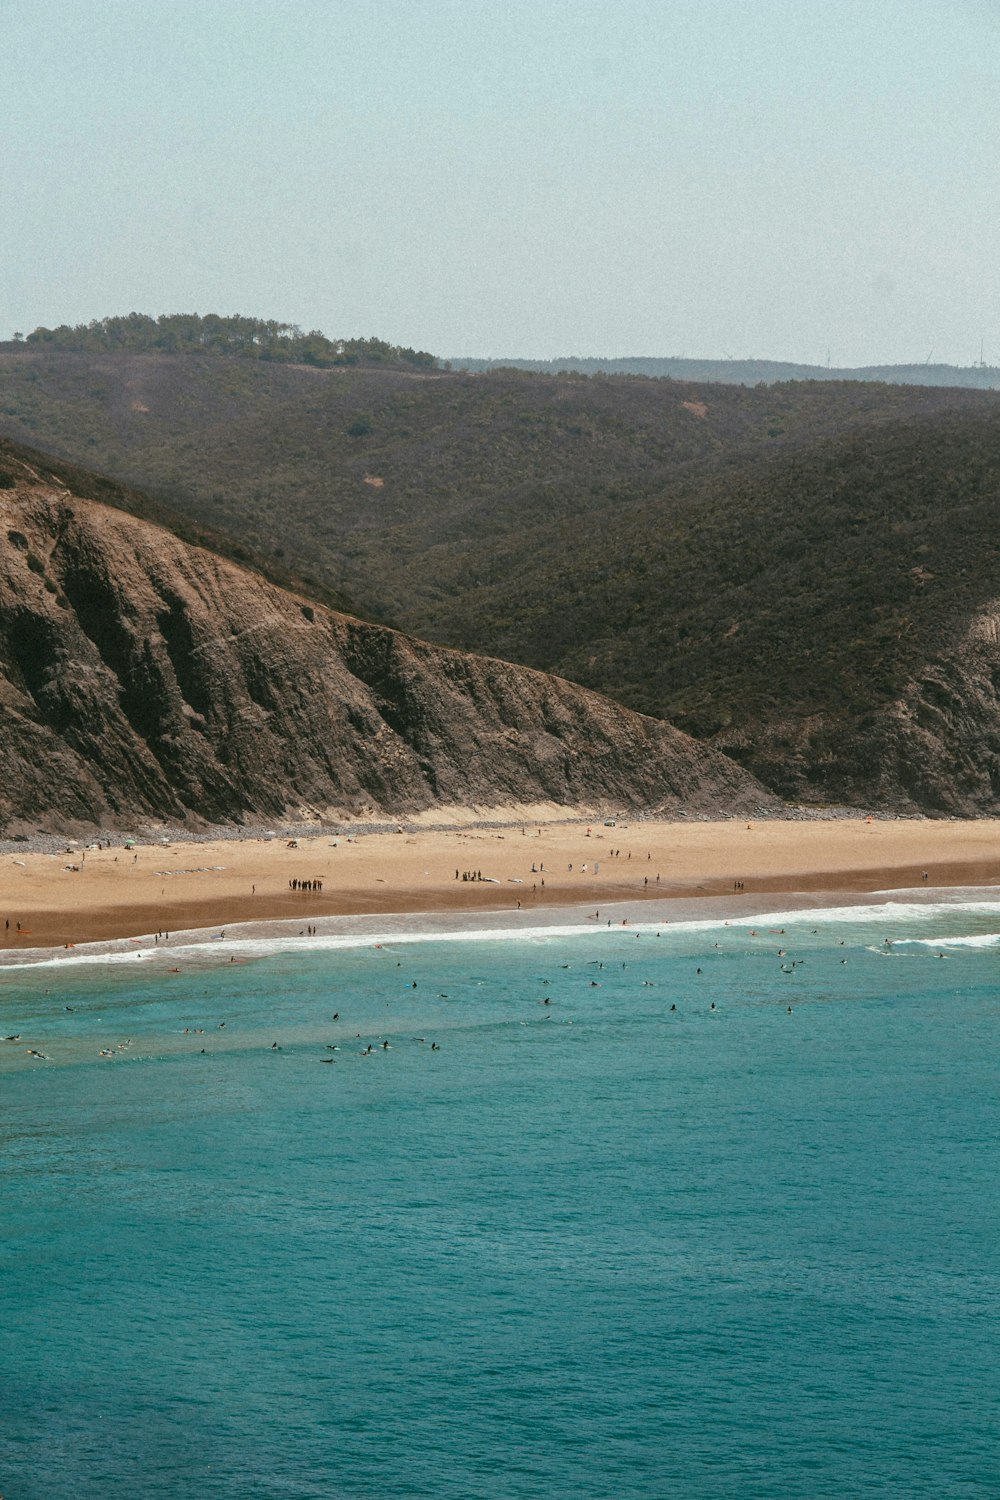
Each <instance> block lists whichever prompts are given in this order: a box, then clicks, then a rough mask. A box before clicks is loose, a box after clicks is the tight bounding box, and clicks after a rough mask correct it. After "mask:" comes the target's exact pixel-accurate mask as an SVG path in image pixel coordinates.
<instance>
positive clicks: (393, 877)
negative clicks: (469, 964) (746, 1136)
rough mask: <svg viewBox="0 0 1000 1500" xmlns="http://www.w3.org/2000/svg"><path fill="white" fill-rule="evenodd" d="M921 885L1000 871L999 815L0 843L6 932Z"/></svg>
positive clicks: (985, 879) (3, 940)
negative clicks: (17, 846)
mask: <svg viewBox="0 0 1000 1500" xmlns="http://www.w3.org/2000/svg"><path fill="white" fill-rule="evenodd" d="M73 866H76V868H75V869H74V868H73ZM456 871H457V872H458V878H457V879H456ZM463 873H468V874H474V875H477V876H478V875H482V877H483V879H482V880H480V879H475V880H463V879H462V878H461V877H462V875H463ZM925 876H926V879H924V877H925ZM292 880H298V881H313V882H315V881H322V884H323V889H322V891H319V890H313V891H303V890H292V889H290V887H289V882H290V881H292ZM921 885H927V886H928V887H933V886H962V885H970V886H983V885H1000V821H997V820H982V821H976V822H958V821H954V822H952V821H947V822H929V821H922V820H920V821H918V820H912V821H910V820H896V821H873V822H871V823H868V822H866V821H865V820H864V819H835V820H830V821H828V822H827V821H820V820H816V821H812V820H810V821H806V822H799V821H796V822H781V821H764V822H759V823H756V822H755V823H752V824H751V825H750V826H748V825H747V824H746V823H745V822H737V821H732V822H718V823H693V822H690V823H689V822H685V823H665V822H642V823H631V824H629V823H626V822H619V823H617V824H616V825H615V826H614V827H606V826H603V825H600V824H591V825H589V831H588V825H586V824H583V823H569V824H568V823H547V824H537V823H530V824H524V825H521V824H517V825H514V826H510V827H507V828H504V829H482V828H480V829H474V828H469V827H463V828H456V829H454V830H452V831H448V832H439V831H433V832H432V831H427V830H420V829H408V830H405V831H403V832H401V833H373V834H364V833H362V832H360V831H359V832H358V833H357V834H354V835H351V836H347V835H344V834H341V835H333V834H324V835H321V836H318V837H313V838H309V839H299V840H298V841H297V847H289V841H288V840H286V839H284V838H276V839H273V840H227V839H217V840H213V839H209V840H206V841H205V842H204V843H198V844H195V843H187V842H184V843H176V844H172V845H170V846H169V847H164V846H161V845H159V844H157V845H138V846H137V847H136V848H135V849H133V850H126V849H124V848H121V847H115V848H111V849H107V848H101V849H96V850H95V849H86V850H84V849H80V850H79V851H74V852H72V853H69V852H64V853H61V854H42V853H23V854H4V855H2V856H0V947H4V948H7V949H26V948H43V947H58V946H63V945H65V944H74V943H82V942H89V941H95V940H99V939H106V938H122V937H138V936H146V935H149V934H152V933H154V932H176V931H179V930H182V929H196V928H207V927H212V926H223V925H225V924H227V923H234V924H235V923H237V922H263V921H275V920H277V921H292V922H294V921H300V922H302V923H303V924H309V923H311V922H312V921H313V920H314V919H315V918H318V917H324V916H344V915H358V916H363V915H369V914H370V915H378V914H386V913H391V912H398V913H413V912H428V913H431V912H443V911H448V912H456V913H462V912H469V913H474V912H477V911H479V912H481V911H487V910H488V911H510V910H512V909H517V907H518V903H520V906H521V909H522V910H525V911H529V910H531V909H532V908H534V907H539V908H541V907H555V906H580V905H588V906H589V905H592V906H593V907H594V909H595V910H599V909H600V906H601V903H602V902H612V901H614V902H616V903H621V902H623V901H625V902H630V901H634V902H636V903H639V902H641V901H643V900H644V899H648V898H657V899H660V900H664V899H671V898H674V899H676V898H685V899H686V900H690V899H691V898H698V897H709V896H713V897H720V896H726V895H736V894H737V893H738V894H739V896H740V898H741V904H742V898H744V897H747V896H752V895H756V894H759V895H765V894H767V895H771V894H775V893H779V892H782V893H793V892H809V891H820V890H822V891H825V892H845V893H847V892H851V893H859V892H866V891H880V890H888V889H899V888H909V887H920V886H921ZM637 915H639V913H638V912H637ZM18 923H20V931H18V926H17V924H18ZM4 924H9V926H8V925H4Z"/></svg>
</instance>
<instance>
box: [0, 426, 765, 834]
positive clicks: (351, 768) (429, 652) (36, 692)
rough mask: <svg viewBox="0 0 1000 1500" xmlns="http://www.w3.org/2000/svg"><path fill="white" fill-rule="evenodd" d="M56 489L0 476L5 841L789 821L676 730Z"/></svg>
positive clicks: (1, 815)
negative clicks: (392, 819) (293, 822)
mask: <svg viewBox="0 0 1000 1500" xmlns="http://www.w3.org/2000/svg"><path fill="white" fill-rule="evenodd" d="M56 469H57V466H56V467H47V466H45V465H44V464H43V463H42V462H41V461H40V460H39V457H38V455H37V454H33V453H26V452H24V451H23V450H18V449H16V448H15V447H14V446H13V445H10V444H7V445H5V447H4V449H3V452H2V454H0V537H2V549H0V704H2V711H3V723H4V728H3V735H2V736H0V828H2V829H3V830H4V831H5V832H7V833H10V832H20V831H24V830H28V829H31V830H34V829H37V828H55V829H63V830H69V829H75V828H77V827H84V826H87V825H94V824H97V825H99V824H101V823H102V822H103V821H105V820H107V819H108V818H109V817H113V818H114V819H115V820H117V821H119V822H120V821H121V820H122V819H126V820H132V819H134V818H150V817H153V818H170V819H175V820H176V819H185V818H190V819H194V820H196V821H197V820H200V819H208V820H212V821H221V820H225V819H247V818H250V817H261V816H263V817H266V818H271V817H275V816H280V815H282V814H292V815H294V816H297V817H302V816H306V817H310V818H314V817H343V816H345V815H351V814H359V815H364V814H367V815H369V816H370V815H373V814H378V813H380V812H381V813H391V814H397V815H398V814H400V813H406V812H411V811H418V810H423V809H426V808H429V807H438V806H440V807H447V806H454V805H462V806H471V805H480V806H483V805H485V806H489V807H496V806H509V807H511V806H524V805H530V804H537V803H539V802H548V803H552V802H555V803H559V804H561V805H564V806H571V807H575V808H581V809H583V808H587V809H594V810H597V809H600V808H601V807H615V808H619V807H624V808H632V809H637V808H647V809H650V810H667V809H669V810H671V811H679V810H681V809H682V808H683V809H690V810H698V811H705V812H713V813H715V814H725V813H729V812H746V811H749V810H751V809H753V810H763V809H765V808H767V807H769V806H770V807H773V806H774V805H775V800H774V799H773V798H771V797H769V796H768V794H767V793H765V792H764V791H763V789H762V788H760V787H759V786H758V785H757V784H756V783H755V782H754V780H753V778H752V777H751V776H749V775H748V774H747V773H746V772H744V771H743V770H741V769H740V767H738V766H737V765H735V764H734V763H733V762H732V761H729V760H727V759H726V757H724V756H722V755H720V754H718V753H717V752H715V751H713V750H711V749H709V748H708V747H707V746H702V745H698V744H696V743H695V742H694V741H692V740H690V739H688V738H687V737H686V736H685V735H683V734H680V733H679V732H678V731H677V730H674V729H672V728H671V727H670V726H669V725H666V724H663V723H660V722H658V721H656V720H653V719H648V718H643V717H641V716H639V715H637V714H634V713H631V712H629V711H628V710H626V709H622V708H620V707H619V706H618V705H616V704H614V703H612V702H610V701H609V700H607V699H605V698H602V697H599V696H598V695H596V694H594V693H590V692H587V691H585V690H584V689H581V688H577V687H574V686H572V685H571V684H569V683H566V682H561V681H559V680H558V679H555V678H552V677H547V676H544V675H542V674H540V673H537V672H533V671H530V670H528V669H525V668H518V667H512V666H509V665H507V664H506V663H503V662H499V661H495V660H489V659H484V658H476V657H471V656H467V655H463V654H460V653H458V652H452V651H447V650H443V649H440V648H437V647H433V646H428V645H425V644H422V643H420V642H416V641H412V640H408V639H407V638H405V637H404V636H401V635H399V634H398V633H396V632H394V631H391V630H388V629H386V628H384V627H380V626H372V625H366V624H364V623H362V622H361V621H358V620H355V619H351V618H349V617H347V616H344V615H339V614H335V613H333V612H331V611H329V610H327V609H325V608H323V607H322V606H319V605H315V604H313V603H310V602H309V601H308V600H306V599H304V598H303V597H302V596H297V595H295V594H291V593H288V592H285V591H283V590H281V589H279V588H277V587H275V586H274V585H273V584H271V583H269V582H267V581H266V580H265V579H263V578H261V577H260V576H259V575H257V574H254V573H250V572H248V571H246V570H245V569H242V568H239V567H237V566H236V565H235V564H233V563H231V562H229V561H227V560H225V559H223V558H220V557H219V556H217V555H216V554H214V553H211V552H209V551H206V550H204V549H202V548H195V547H191V546H189V545H188V544H186V543H185V542H182V541H180V540H179V539H178V538H177V537H175V536H174V535H172V534H171V533H169V532H166V531H163V530H161V529H159V528H157V527H154V526H152V525H150V524H149V523H148V522H145V521H140V520H137V519H135V518H134V517H133V516H130V515H126V514H124V513H123V512H122V511H120V510H117V509H111V508H108V507H107V506H105V505H103V504H101V503H99V502H98V501H95V500H92V499H88V498H84V497H81V496H80V495H79V494H76V493H74V492H73V488H72V487H71V486H70V485H69V484H68V483H66V482H64V481H63V480H62V479H61V478H60V477H59V474H58V473H57V471H56ZM62 472H63V473H65V471H64V470H63V471H62ZM80 487H81V486H80V485H79V484H78V485H77V488H80ZM92 487H95V488H96V487H97V482H96V481H94V482H93V486H92Z"/></svg>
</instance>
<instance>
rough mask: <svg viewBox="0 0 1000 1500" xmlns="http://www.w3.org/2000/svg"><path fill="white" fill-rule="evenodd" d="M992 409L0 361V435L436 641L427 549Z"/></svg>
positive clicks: (841, 392) (935, 397) (423, 376)
mask: <svg viewBox="0 0 1000 1500" xmlns="http://www.w3.org/2000/svg"><path fill="white" fill-rule="evenodd" d="M995 400H996V398H995V397H993V396H992V395H990V394H988V393H985V392H969V391H949V390H935V389H920V388H909V387H890V386H875V385H860V384H856V385H849V384H839V385H837V384H831V385H810V384H798V385H797V384H794V383H789V384H786V385H782V386H773V387H770V388H761V389H754V390H746V389H743V388H740V387H735V386H703V385H701V386H699V385H681V384H678V383H675V382H670V381H653V380H638V379H631V378H627V377H616V378H609V379H606V380H605V379H602V380H586V379H583V378H582V377H579V376H566V377H564V378H559V379H554V378H552V377H549V376H540V375H531V374H524V373H518V372H511V371H507V372H503V371H501V372H495V373H493V374H490V375H482V376H477V375H468V374H463V373H455V372H447V371H420V370H414V369H411V368H408V367H407V368H402V367H400V366H398V365H397V366H382V367H359V368H343V369H318V368H315V367H309V366H304V365H294V364H292V365H289V364H284V363H279V362H273V361H263V360H256V359H243V358H233V357H222V356H219V355H217V354H216V355H209V354H198V353H194V352H191V353H186V354H182V355H171V354H156V353H138V354H130V353H123V352H116V353H107V354H95V353H61V352H51V351H50V352H39V351H38V350H37V349H35V348H31V349H22V350H21V351H19V352H17V353H7V354H0V433H2V434H5V435H7V436H9V437H11V438H13V439H15V440H16V441H19V442H23V443H27V444H29V445H34V446H38V447H40V448H43V449H45V450H46V451H47V452H52V453H55V454H57V455H59V456H60V457H62V458H63V459H67V460H70V461H73V462H77V463H80V464H84V465H86V466H88V467H90V468H95V469H97V470H99V471H100V472H101V473H103V474H109V475H112V476H114V477H115V478H116V479H117V480H119V481H123V482H124V483H126V484H127V485H132V486H135V487H138V488H140V489H142V490H145V491H147V492H152V494H153V495H154V496H156V497H157V498H158V499H159V500H160V501H161V502H162V503H165V504H167V505H168V506H169V507H170V509H171V510H172V511H173V512H175V513H176V512H180V513H181V514H183V515H185V516H187V517H188V518H189V520H192V521H194V522H196V523H197V524H199V525H207V526H211V527H213V528H215V529H216V531H217V532H219V533H225V534H229V535H231V536H232V537H235V538H238V539H239V544H240V545H241V546H243V547H245V548H247V549H248V550H249V551H251V552H252V553H253V555H254V556H255V557H256V558H265V557H270V558H271V559H273V560H274V561H275V562H277V563H279V564H281V565H283V566H286V567H288V568H289V569H290V570H291V571H292V572H293V573H294V574H295V575H296V576H297V578H298V579H299V580H300V581H301V582H304V583H305V584H306V585H307V587H309V588H310V589H324V590H326V591H328V597H331V598H333V599H335V600H341V601H345V602H348V603H349V604H350V607H353V608H355V609H360V610H361V611H362V612H363V613H365V614H371V615H373V616H374V617H375V618H379V619H381V620H383V621H386V622H390V623H402V621H403V620H405V619H408V618H410V616H411V612H413V611H417V612H419V614H420V618H421V621H422V624H421V628H422V629H424V630H425V631H426V632H427V633H429V634H430V635H431V636H432V638H434V639H438V640H441V641H443V642H448V641H449V637H448V635H447V634H443V633H441V632H439V630H438V627H437V625H436V623H435V619H434V616H433V611H432V610H431V609H430V608H429V606H431V605H432V604H434V602H435V601H436V600H438V599H440V598H441V597H442V593H441V590H440V589H439V588H437V587H436V584H435V579H434V576H433V570H434V568H436V567H437V563H438V549H442V548H443V549H444V553H445V554H446V556H451V557H453V559H454V560H455V561H456V562H460V561H461V558H462V555H463V551H464V549H465V548H466V547H467V546H472V545H474V544H475V542H476V541H477V539H482V538H489V537H501V536H503V535H504V534H506V533H507V532H508V531H513V532H514V533H516V532H517V531H518V530H520V529H521V528H523V527H524V526H525V525H530V526H533V525H535V524H536V523H540V522H545V521H546V520H550V521H551V520H556V519H557V518H563V519H565V520H567V521H569V522H570V523H571V524H572V525H573V526H574V527H576V526H579V527H580V528H581V535H582V534H585V532H586V528H587V527H588V526H590V525H593V526H596V525H603V524H604V523H605V514H606V512H607V510H608V507H609V506H610V507H612V508H616V507H630V506H632V505H634V504H641V503H642V502H643V500H644V499H646V498H648V497H650V496H654V495H659V494H662V493H664V492H665V491H666V490H667V489H673V488H674V487H676V486H678V485H680V484H682V483H685V482H687V480H688V478H689V477H690V476H691V475H692V474H704V473H707V472H709V471H713V470H715V469H717V468H720V467H730V468H731V467H733V466H735V469H736V470H739V469H741V468H742V467H743V466H745V465H746V464H748V463H752V462H754V461H756V459H757V458H758V457H760V456H766V455H768V454H771V453H784V452H786V451H788V450H794V451H798V450H799V449H800V448H803V447H806V446H809V445H810V444H813V443H816V442H820V441H822V440H824V439H825V438H829V437H834V436H836V435H838V434H841V433H845V432H849V431H852V430H854V429H867V428H869V427H873V426H874V427H877V426H880V425H882V424H884V423H886V422H891V421H893V420H897V419H899V418H901V417H906V416H914V415H933V414H935V413H939V412H950V411H960V410H973V411H975V410H985V409H988V408H990V407H991V406H992V404H993V403H994V402H995ZM554 561H558V559H555V560H554ZM428 562H431V563H432V564H433V566H432V567H431V568H429V567H428V566H427V563H428ZM468 583H470V584H474V583H475V579H474V578H470V579H469V580H468ZM414 618H416V616H415V615H414ZM450 643H452V644H461V641H460V640H459V639H457V638H455V639H453V640H452V641H451V642H450Z"/></svg>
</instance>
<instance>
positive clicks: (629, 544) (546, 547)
mask: <svg viewBox="0 0 1000 1500" xmlns="http://www.w3.org/2000/svg"><path fill="white" fill-rule="evenodd" d="M0 431H4V432H6V433H8V434H9V435H10V436H11V437H13V438H15V439H19V440H26V441H28V442H30V443H33V444H34V445H35V446H36V447H45V448H48V449H51V450H55V451H56V452H57V453H58V454H60V455H61V456H63V457H64V458H66V459H72V460H76V461H79V462H84V463H86V464H87V465H88V466H89V467H92V468H95V469H100V470H103V471H105V472H108V473H110V474H111V475H114V476H116V477H117V478H118V479H119V480H123V481H126V482H127V483H128V484H130V485H134V486H143V487H146V488H147V489H149V490H151V491H152V493H153V495H154V497H155V498H156V502H157V503H158V504H160V505H162V506H167V507H168V508H169V510H170V511H171V513H172V514H174V515H175V516H177V517H181V518H183V522H182V524H184V525H187V526H189V527H191V526H194V527H211V528H213V529H214V532H215V533H216V534H217V535H218V536H219V537H221V538H224V539H228V540H225V541H224V542H222V543H221V544H220V545H224V546H225V547H228V548H229V549H230V550H231V549H233V548H234V547H235V548H237V549H239V550H238V551H237V553H236V555H244V556H251V555H252V556H253V557H256V558H259V559H261V560H263V562H264V564H265V565H266V566H267V567H269V568H270V569H271V570H272V571H273V570H279V572H280V571H281V570H284V571H285V573H287V574H288V575H290V576H291V577H293V578H294V579H295V580H296V586H298V587H300V588H305V589H307V590H312V591H314V592H317V593H321V594H323V595H324V596H325V597H327V598H331V597H332V598H334V599H335V600H338V601H341V602H347V601H354V605H355V608H356V609H357V610H358V611H359V612H361V613H364V614H367V615H369V616H370V617H373V618H380V619H383V620H388V621H390V622H391V623H394V624H397V625H399V626H401V627H402V628H404V629H406V630H408V631H411V632H414V633H417V634H421V635H424V636H425V637H427V638H429V639H432V640H436V641H440V642H443V643H446V644H450V645H456V646H462V647H465V648H467V649H471V650H476V651H481V652H485V653H489V654H494V655H500V656H504V657H507V658H509V659H511V660H514V661H520V662H526V663H528V664H529V665H533V666H538V667H541V668H543V669H546V670H550V671H555V672H558V673H561V674H563V675H565V676H568V677H570V678H572V679H574V680H576V681H579V682H581V683H584V684H586V685H588V686H591V687H595V688H598V689H600V690H601V691H604V692H606V693H609V694H610V695H611V696H613V697H617V698H618V699H619V700H620V701H622V702H624V703H627V704H628V705H629V706H632V707H636V708H639V709H642V710H643V711H645V712H648V713H652V714H655V715H660V716H663V717H665V718H668V719H670V720H672V721H673V722H676V723H678V724H679V725H680V726H681V727H683V728H687V729H688V730H690V731H692V732H694V733H696V734H699V735H701V736H703V737H712V736H716V737H718V741H719V743H722V744H725V745H726V746H727V748H729V749H730V751H731V752H732V753H734V754H736V755H738V756H739V758H740V759H742V760H743V761H744V762H745V763H746V764H747V765H748V766H750V767H751V768H752V769H754V770H755V771H756V772H757V773H758V774H761V775H763V776H764V777H765V779H768V780H769V781H770V784H772V785H775V786H776V787H777V788H778V789H779V790H781V791H782V792H783V793H785V794H790V795H797V796H816V797H819V798H823V797H825V796H847V795H861V793H862V792H863V791H864V787H865V774H866V773H865V768H864V765H862V764H861V762H860V761H859V760H858V755H860V756H861V757H862V759H863V756H864V754H866V753H867V752H866V751H864V749H863V746H864V744H865V739H864V736H865V734H866V733H867V732H868V729H870V727H871V725H872V723H873V715H874V714H876V713H877V712H878V711H879V709H880V708H881V707H882V706H884V705H885V704H886V703H888V702H889V701H890V699H892V698H893V697H894V696H895V695H896V694H898V692H899V691H900V690H901V689H902V688H903V687H904V686H905V684H906V682H907V680H908V677H909V675H910V674H911V673H912V672H913V671H914V670H916V669H917V668H919V667H920V666H921V665H922V664H923V663H924V662H926V661H927V660H929V659H931V658H933V657H934V656H935V654H936V653H940V652H941V651H944V650H946V649H947V645H948V642H949V640H951V639H952V638H953V637H954V635H955V632H956V631H959V630H960V629H961V628H962V626H963V624H964V622H965V621H967V619H968V618H969V615H970V612H971V611H973V610H974V609H975V608H976V607H977V606H979V605H981V604H983V603H984V602H985V601H986V600H988V599H991V598H993V597H995V596H996V595H997V594H1000V397H998V396H996V395H994V394H991V393H989V392H983V391H966V390H948V389H935V388H928V387H921V388H917V387H905V386H888V385H886V386H882V385H877V384H861V383H858V384H852V383H844V382H841V383H831V384H822V383H801V384H800V383H792V382H789V383H787V384H781V385H775V386H761V387H757V388H753V389H747V388H741V387H737V386H721V385H714V386H707V385H702V386H694V385H685V384H681V383H679V382H676V381H664V380H649V379H642V378H634V377H633V378H629V377H599V378H596V379H586V378H583V377H581V376H573V375H567V376H564V377H563V376H561V377H558V378H556V377H552V376H544V375H535V374H530V373H524V372H519V371H493V372H491V373H489V374H484V375H475V374H468V373H462V372H453V371H446V370H436V369H435V370H419V369H416V368H412V367H404V366H401V365H400V364H399V363H396V364H393V365H387V366H381V367H375V366H367V367H365V366H358V367H339V368H328V369H321V368H317V367H309V366H304V365H300V364H295V363H285V362H279V361H266V360H261V359H256V358H239V357H234V358H228V357H219V356H218V354H199V353H197V352H188V353H185V354H179V355H170V354H157V353H149V352H143V353H135V354H130V353H108V354H93V353H87V352H65V353H63V352H51V351H39V350H38V349H37V348H31V349H20V350H17V351H14V352H10V353H7V354H0ZM179 524H180V523H179ZM234 539H235V540H234ZM803 726H806V727H805V728H804V727H803ZM803 735H804V736H805V738H806V740H807V741H808V744H807V745H806V748H805V749H804V750H801V753H799V752H797V757H798V758H797V760H796V761H795V764H794V765H792V763H791V758H788V764H787V765H786V764H785V763H784V762H783V760H782V755H781V753H779V751H776V750H775V749H774V746H775V744H778V745H779V746H780V745H781V744H784V743H785V742H786V741H789V740H796V742H798V740H801V739H802V737H803ZM852 738H853V739H854V740H856V741H857V744H858V745H859V746H861V747H862V749H861V750H859V751H858V752H857V755H855V752H854V751H851V750H850V748H849V746H850V743H851V742H852ZM768 747H770V748H768ZM852 756H853V757H854V758H853V760H852ZM848 762H850V764H848ZM859 788H860V790H859Z"/></svg>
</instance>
